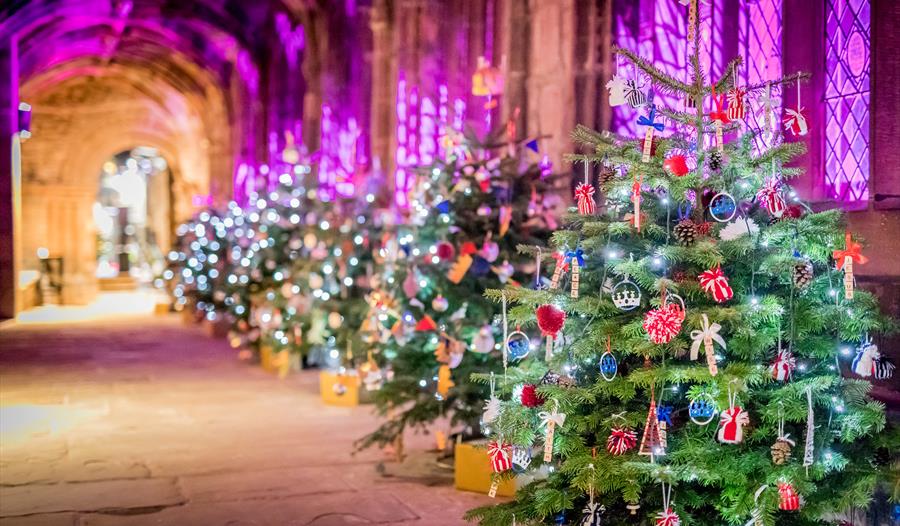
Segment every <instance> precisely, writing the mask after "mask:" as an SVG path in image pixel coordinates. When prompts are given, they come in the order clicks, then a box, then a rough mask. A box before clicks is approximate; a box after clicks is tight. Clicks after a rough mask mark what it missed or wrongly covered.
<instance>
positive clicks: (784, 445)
mask: <svg viewBox="0 0 900 526" xmlns="http://www.w3.org/2000/svg"><path fill="white" fill-rule="evenodd" d="M770 451H771V453H772V463H773V464H775V465H776V466H781V465H783V464H784V463H786V462H787V461H788V460H790V459H791V443H790V442H788V441H787V440H786V439H784V438H779V439H778V440H776V441H775V443H774V444H772V447H771V448H770Z"/></svg>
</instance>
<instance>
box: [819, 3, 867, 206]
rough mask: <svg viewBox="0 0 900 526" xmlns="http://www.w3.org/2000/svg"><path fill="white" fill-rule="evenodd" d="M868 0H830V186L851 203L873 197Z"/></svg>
mask: <svg viewBox="0 0 900 526" xmlns="http://www.w3.org/2000/svg"><path fill="white" fill-rule="evenodd" d="M870 41H871V3H870V1H869V0H826V2H825V46H826V49H825V71H826V80H825V145H824V148H825V152H824V153H825V188H826V191H827V195H828V197H830V198H832V199H836V200H838V201H842V202H844V203H847V204H853V203H861V202H865V201H867V200H868V198H869V81H870V79H869V43H870Z"/></svg>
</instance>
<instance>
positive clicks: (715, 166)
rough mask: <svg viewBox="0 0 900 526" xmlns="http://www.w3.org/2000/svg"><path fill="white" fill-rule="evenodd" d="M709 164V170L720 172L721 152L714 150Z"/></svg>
mask: <svg viewBox="0 0 900 526" xmlns="http://www.w3.org/2000/svg"><path fill="white" fill-rule="evenodd" d="M707 162H708V163H709V164H708V166H709V169H710V170H712V171H714V172H718V171H719V170H721V169H722V152H720V151H719V150H713V151H712V152H710V153H709V159H708V160H707Z"/></svg>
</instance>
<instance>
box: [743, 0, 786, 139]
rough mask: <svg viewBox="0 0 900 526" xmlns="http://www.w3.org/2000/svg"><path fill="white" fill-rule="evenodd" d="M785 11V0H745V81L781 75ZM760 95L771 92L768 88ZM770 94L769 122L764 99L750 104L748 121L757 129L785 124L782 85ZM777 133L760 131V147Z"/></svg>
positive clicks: (753, 81)
mask: <svg viewBox="0 0 900 526" xmlns="http://www.w3.org/2000/svg"><path fill="white" fill-rule="evenodd" d="M781 12H782V0H745V1H744V2H743V3H742V5H741V10H740V23H739V36H738V39H739V48H740V54H741V56H742V57H744V66H743V71H742V72H741V73H740V75H739V77H740V78H742V80H743V82H744V85H747V84H758V83H760V82H765V81H767V80H770V79H777V78H780V77H781V75H782V72H781V71H782V68H781V58H782V57H781ZM759 95H761V96H765V95H767V93H766V91H765V90H764V91H763V92H762V93H760V94H759ZM768 95H769V97H770V106H771V111H770V112H769V121H768V122H766V113H765V109H764V108H765V107H764V105H763V104H762V101H760V100H757V101H751V103H750V104H748V105H747V110H748V111H747V124H748V125H749V126H750V127H751V128H753V129H756V130H763V131H765V130H766V129H768V130H771V131H772V132H775V131H777V130H778V127H779V126H780V125H781V124H780V115H781V89H780V88H779V87H774V86H773V87H772V88H771V91H770V93H769V94H768ZM776 137H777V134H775V133H764V132H763V133H760V134H759V135H757V136H756V146H757V148H759V149H763V148H765V147H769V146H772V144H773V142H774V141H775V138H776Z"/></svg>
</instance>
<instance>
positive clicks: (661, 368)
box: [469, 1, 896, 526]
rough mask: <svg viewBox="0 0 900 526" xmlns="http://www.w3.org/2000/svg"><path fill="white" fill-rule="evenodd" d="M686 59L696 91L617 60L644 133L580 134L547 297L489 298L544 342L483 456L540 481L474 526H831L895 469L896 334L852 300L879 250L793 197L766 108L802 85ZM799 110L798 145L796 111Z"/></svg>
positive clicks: (488, 510) (501, 386) (503, 294)
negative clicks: (750, 77)
mask: <svg viewBox="0 0 900 526" xmlns="http://www.w3.org/2000/svg"><path fill="white" fill-rule="evenodd" d="M691 4H692V8H694V9H696V1H694V2H691ZM693 18H694V22H696V17H693ZM689 34H690V35H696V34H697V27H696V26H694V27H692V28H691V31H690V32H689ZM692 40H693V39H692ZM689 47H690V48H691V51H692V53H691V56H690V61H689V62H690V63H689V80H688V81H687V82H682V81H680V80H678V79H676V78H674V77H673V76H671V75H668V74H666V73H664V72H663V71H661V70H659V69H657V68H655V67H654V66H653V65H652V64H650V63H648V62H647V61H645V60H643V59H641V58H640V57H639V56H637V55H635V54H634V53H632V52H630V51H627V50H622V49H617V50H616V53H617V54H618V55H619V56H620V57H622V58H624V59H626V60H628V61H630V62H632V63H633V64H634V65H635V66H636V67H637V69H638V70H640V71H641V72H643V77H644V80H646V81H647V82H646V83H645V84H644V85H641V83H640V81H641V79H624V78H621V77H619V76H616V77H614V78H613V79H612V81H611V82H610V84H609V87H610V88H611V90H612V92H611V94H610V102H611V104H614V105H616V104H629V105H631V106H633V107H636V108H640V109H641V113H642V114H641V116H640V118H639V120H638V121H637V124H638V125H639V126H640V127H641V128H642V130H646V135H644V136H643V137H641V138H639V139H633V138H629V137H622V136H618V135H616V134H613V133H609V132H603V133H597V132H594V131H591V130H588V129H585V128H578V129H577V130H576V131H575V133H574V138H575V139H576V141H578V142H579V143H581V144H583V145H584V146H585V148H586V151H587V153H586V154H578V155H573V156H572V159H573V160H574V161H576V162H581V163H584V164H585V165H587V168H586V169H585V175H584V178H585V180H584V181H583V182H581V184H580V185H579V188H578V189H577V192H576V197H577V199H578V210H577V213H576V212H575V211H574V210H573V211H572V212H571V213H570V214H568V215H567V217H566V218H565V226H564V227H563V228H562V229H560V230H558V231H557V232H555V233H554V235H553V236H552V242H551V247H550V248H549V249H544V250H543V251H542V252H541V253H542V254H543V259H544V260H545V265H544V268H547V270H548V274H550V273H552V274H551V275H552V279H551V284H550V286H549V287H547V289H545V290H532V289H530V288H527V287H517V286H512V287H509V286H508V287H506V288H505V289H503V290H493V291H490V292H489V296H490V297H492V298H493V299H495V300H497V301H498V302H500V301H509V302H512V303H514V304H515V307H513V308H512V309H510V313H509V323H510V324H511V325H510V327H512V324H521V326H522V327H523V329H522V330H523V332H525V333H526V334H527V333H531V334H532V338H533V339H534V340H537V339H538V337H540V338H541V339H540V343H541V347H540V350H539V351H538V352H532V353H531V354H529V355H527V356H526V357H524V358H522V359H521V360H515V361H513V362H511V363H512V365H514V366H511V367H510V368H509V369H508V370H506V371H505V372H503V371H498V374H495V379H496V383H497V388H496V398H497V399H496V400H492V403H491V404H489V406H490V407H492V415H491V416H492V417H493V418H494V419H495V420H494V425H493V433H492V435H491V440H492V442H491V444H490V446H489V449H488V452H487V453H486V454H488V455H490V457H491V460H492V465H493V466H494V469H495V471H496V472H497V474H496V475H495V478H496V479H500V478H502V477H509V476H513V475H514V473H515V472H516V471H519V472H521V471H524V472H527V473H528V474H529V475H531V476H532V477H533V479H532V482H530V483H529V484H527V485H525V486H524V487H522V488H520V489H519V490H518V492H517V494H516V497H515V499H514V500H512V501H510V502H507V503H503V504H498V505H495V506H486V507H482V508H478V509H475V510H472V511H471V512H469V518H470V519H475V520H478V521H479V522H480V523H481V524H486V525H492V526H501V525H502V526H507V525H509V524H516V523H518V524H538V523H539V524H553V523H555V524H565V523H576V522H577V523H580V524H583V525H598V524H604V525H606V524H609V525H617V524H636V523H638V522H640V523H641V524H647V523H653V524H656V525H658V526H676V525H678V524H680V523H682V521H683V523H684V524H691V525H705V526H721V525H725V524H729V525H750V526H771V525H792V526H798V525H824V524H833V523H834V520H835V515H834V514H836V513H841V512H843V511H845V510H848V509H851V508H854V507H864V506H866V504H867V503H868V502H870V500H871V498H872V495H873V492H874V490H875V489H876V486H877V485H878V483H879V478H880V477H881V476H882V475H883V474H884V472H885V471H886V469H887V468H885V466H884V463H883V462H884V460H885V459H884V458H883V457H884V455H878V454H876V453H877V452H878V451H879V449H878V448H879V447H884V446H885V445H889V444H890V441H891V440H892V439H891V438H890V436H889V435H888V434H887V432H886V431H885V428H886V421H885V414H884V408H883V406H882V404H881V403H879V402H876V401H874V400H872V399H871V398H870V397H869V395H868V393H869V390H870V387H871V384H870V381H872V380H876V381H880V380H884V379H886V378H889V377H890V375H891V371H892V366H891V365H890V364H889V363H887V361H886V360H885V359H884V358H883V357H881V356H880V355H879V352H878V349H877V346H876V345H875V344H873V343H872V341H873V339H875V338H877V336H878V335H879V334H882V333H884V332H886V331H890V330H893V326H894V324H893V322H892V321H891V320H889V319H887V318H885V317H884V316H883V315H881V314H880V313H879V311H878V308H877V302H876V299H875V297H874V296H873V295H872V294H870V293H868V292H866V291H863V290H858V289H855V288H854V279H853V269H854V266H857V265H860V264H864V263H865V262H866V255H865V252H867V251H866V250H864V249H863V248H862V247H861V245H860V243H859V240H858V239H857V238H856V237H855V236H854V235H853V234H852V233H851V232H849V231H847V230H846V225H845V223H844V222H843V219H842V216H841V213H840V212H839V211H834V210H832V211H824V212H818V213H816V212H813V211H812V210H811V209H809V208H808V207H807V206H805V205H804V204H803V203H802V202H801V201H800V200H799V199H798V198H797V196H796V194H795V193H794V192H793V190H792V189H791V187H790V183H789V181H790V180H791V179H792V178H794V177H796V176H798V175H800V172H799V170H797V169H794V168H790V167H789V166H788V163H789V162H790V161H791V159H793V158H795V157H796V156H798V155H801V154H803V153H804V149H805V148H804V144H803V142H787V141H784V140H783V137H782V136H781V132H780V131H779V130H778V129H777V128H778V127H777V126H776V125H775V124H773V123H772V122H771V121H772V115H771V112H772V109H771V108H770V107H766V106H765V105H766V104H767V103H766V99H765V98H760V95H762V94H763V93H764V92H767V91H768V90H769V89H770V88H779V87H787V86H791V87H792V86H794V83H796V82H799V81H800V80H802V78H803V77H804V75H802V74H796V75H790V76H788V77H786V78H782V79H772V80H771V81H770V82H767V83H764V84H762V85H744V86H741V85H736V84H735V77H736V76H735V75H734V74H733V71H734V70H739V69H740V68H741V67H742V62H741V59H740V58H737V59H735V60H733V61H732V62H731V63H730V64H729V65H728V66H727V67H726V69H725V71H726V72H727V74H726V75H724V76H723V77H721V78H718V79H714V80H713V81H711V82H710V81H709V80H707V73H706V72H704V71H703V70H702V68H701V66H700V60H699V49H698V48H699V46H698V45H697V42H696V41H691V42H690V46H689ZM648 84H649V86H648ZM648 87H649V93H648ZM654 91H656V92H657V93H659V92H665V93H667V94H669V95H677V96H678V97H679V98H680V99H681V100H683V101H684V102H685V103H684V106H683V107H682V105H681V102H679V103H678V106H679V107H678V108H672V107H663V106H661V105H658V104H657V100H656V99H655V97H654V95H653V92H654ZM710 103H712V111H707V109H708V108H709V107H710ZM752 111H759V112H760V114H763V113H764V114H765V115H766V116H767V117H766V118H765V119H761V121H762V122H764V123H765V124H764V125H763V128H762V129H754V128H751V127H748V125H747V124H746V121H745V116H746V115H747V114H749V113H750V112H752ZM786 113H787V115H788V119H786V120H785V122H784V124H785V128H786V130H787V131H788V132H790V133H793V134H794V135H797V136H802V135H804V134H805V133H806V129H807V123H806V120H805V118H804V116H803V113H802V110H801V109H800V108H795V109H790V110H788V111H787V112H786ZM761 135H766V136H767V137H768V138H769V139H770V142H769V144H772V146H770V147H763V148H760V147H757V146H756V144H757V143H756V141H754V139H755V138H757V137H759V136H761ZM594 167H599V173H600V177H599V189H600V190H601V192H600V193H601V194H602V200H601V206H598V207H596V210H595V209H594V206H592V205H593V202H592V201H591V200H590V199H589V197H586V195H589V194H590V190H592V189H593V185H594V184H595V179H594V178H593V176H592V174H591V173H592V171H593V168H594ZM579 179H580V177H579ZM524 250H525V251H526V252H528V253H529V254H535V253H537V249H536V248H534V247H531V248H529V247H524ZM569 254H580V257H579V256H569ZM868 255H869V256H872V257H875V254H874V253H871V252H870V253H869V254H868ZM535 328H537V330H538V331H539V332H540V336H538V334H537V333H536V332H535ZM510 331H511V329H510ZM521 339H522V336H518V335H517V336H516V337H515V338H511V340H510V342H509V345H508V346H507V347H506V351H507V353H508V354H509V355H510V356H511V357H519V356H521V355H522V352H521V349H522V348H523V347H522V346H521V345H520V344H519V343H517V342H519V341H521ZM854 349H855V350H854ZM477 379H478V380H480V381H482V382H484V383H485V384H487V383H488V382H489V381H490V377H489V376H488V375H485V374H482V375H478V376H477ZM498 406H499V414H497V413H498V411H497V407H498ZM892 436H894V437H896V434H893V435H892ZM893 446H894V447H896V440H895V439H894V444H893ZM532 448H538V449H539V450H542V451H543V454H537V455H535V458H533V459H532V458H531V454H530V451H531V449H532ZM881 451H882V452H883V450H881ZM888 456H889V455H888ZM879 457H882V458H879ZM510 468H514V469H510Z"/></svg>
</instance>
